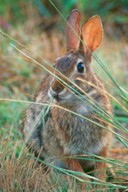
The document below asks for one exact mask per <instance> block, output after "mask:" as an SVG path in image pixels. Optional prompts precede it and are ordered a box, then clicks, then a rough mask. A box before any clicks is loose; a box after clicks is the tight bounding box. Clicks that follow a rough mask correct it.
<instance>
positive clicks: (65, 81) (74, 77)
mask: <svg viewBox="0 0 128 192" xmlns="http://www.w3.org/2000/svg"><path fill="white" fill-rule="evenodd" d="M54 67H55V71H54V74H55V76H56V77H52V81H51V82H50V88H49V90H48V95H49V97H50V98H54V99H56V100H57V101H64V100H67V99H68V100H69V99H70V98H72V97H74V96H75V93H74V91H73V89H75V90H76V89H77V88H76V86H75V84H76V85H77V86H78V87H80V88H82V89H83V88H84V89H86V86H85V85H84V86H83V83H82V82H81V81H79V80H78V78H81V79H85V80H87V79H88V73H89V71H90V67H89V59H88V58H86V57H85V56H84V55H83V54H81V53H80V52H70V53H68V54H66V55H65V56H64V57H61V58H58V59H57V60H56V61H55V65H54ZM78 91H79V90H78Z"/></svg>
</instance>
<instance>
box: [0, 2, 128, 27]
mask: <svg viewBox="0 0 128 192" xmlns="http://www.w3.org/2000/svg"><path fill="white" fill-rule="evenodd" d="M53 4H55V6H56V7H57V8H58V9H59V10H60V11H61V13H62V14H63V15H64V16H67V14H68V13H69V12H70V10H71V9H74V8H79V10H80V11H82V12H83V13H85V14H86V15H87V16H91V15H95V14H98V15H101V16H102V17H104V16H105V17H106V16H107V17H110V18H111V20H112V21H114V22H117V23H128V1H127V0H120V1H117V0H93V1H91V2H90V0H70V1H69V0H61V1H59V0H19V1H17V0H11V1H10V0H1V1H0V15H1V16H4V17H5V19H7V20H9V21H11V22H12V23H14V22H15V21H17V22H19V21H25V19H26V17H28V10H29V11H30V9H31V6H32V7H33V9H36V10H37V13H39V14H40V15H42V16H44V17H52V16H54V15H56V14H57V11H56V9H55V8H54V7H53Z"/></svg>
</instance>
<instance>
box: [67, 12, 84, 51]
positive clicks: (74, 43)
mask: <svg viewBox="0 0 128 192" xmlns="http://www.w3.org/2000/svg"><path fill="white" fill-rule="evenodd" d="M67 22H68V23H67V25H66V41H67V43H66V44H67V51H69V50H72V49H78V48H79V42H80V32H81V30H80V13H79V11H78V10H77V9H74V10H72V11H71V13H70V15H69V17H68V19H67Z"/></svg>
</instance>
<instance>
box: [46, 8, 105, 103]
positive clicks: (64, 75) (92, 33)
mask: <svg viewBox="0 0 128 192" xmlns="http://www.w3.org/2000/svg"><path fill="white" fill-rule="evenodd" d="M67 21H68V23H67V25H66V45H67V53H66V54H65V55H64V56H63V57H61V58H59V59H57V60H56V61H55V72H54V73H55V75H56V76H57V78H56V77H52V80H51V82H50V88H49V90H48V95H49V97H52V98H54V99H56V100H58V101H65V100H68V101H69V102H70V101H71V99H72V98H73V97H74V96H76V94H78V93H76V92H74V90H73V89H74V88H75V90H77V91H78V92H81V91H80V89H79V87H80V88H81V90H84V91H85V92H88V90H90V88H89V87H88V85H87V84H86V83H84V82H82V81H80V80H78V78H81V79H83V80H85V82H86V81H90V80H91V81H92V80H93V79H94V74H93V72H91V70H90V65H89V63H90V60H91V53H92V52H93V51H95V50H96V49H97V48H98V47H99V46H100V45H101V42H102V37H103V29H102V22H101V20H100V17H98V16H94V17H92V18H90V19H89V20H88V21H87V22H85V23H84V25H83V26H82V28H81V27H80V13H79V12H78V11H77V10H73V11H72V12H71V14H70V15H69V17H68V19H67ZM80 40H81V41H80ZM74 84H76V85H77V86H75V85H74Z"/></svg>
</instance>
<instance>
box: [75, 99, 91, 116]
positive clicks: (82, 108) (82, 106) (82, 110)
mask: <svg viewBox="0 0 128 192" xmlns="http://www.w3.org/2000/svg"><path fill="white" fill-rule="evenodd" d="M76 111H77V113H78V114H81V115H84V116H85V115H87V114H89V113H90V112H91V111H92V109H91V107H90V106H89V105H87V104H86V103H84V102H82V103H81V102H80V103H78V104H77V110H76Z"/></svg>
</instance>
